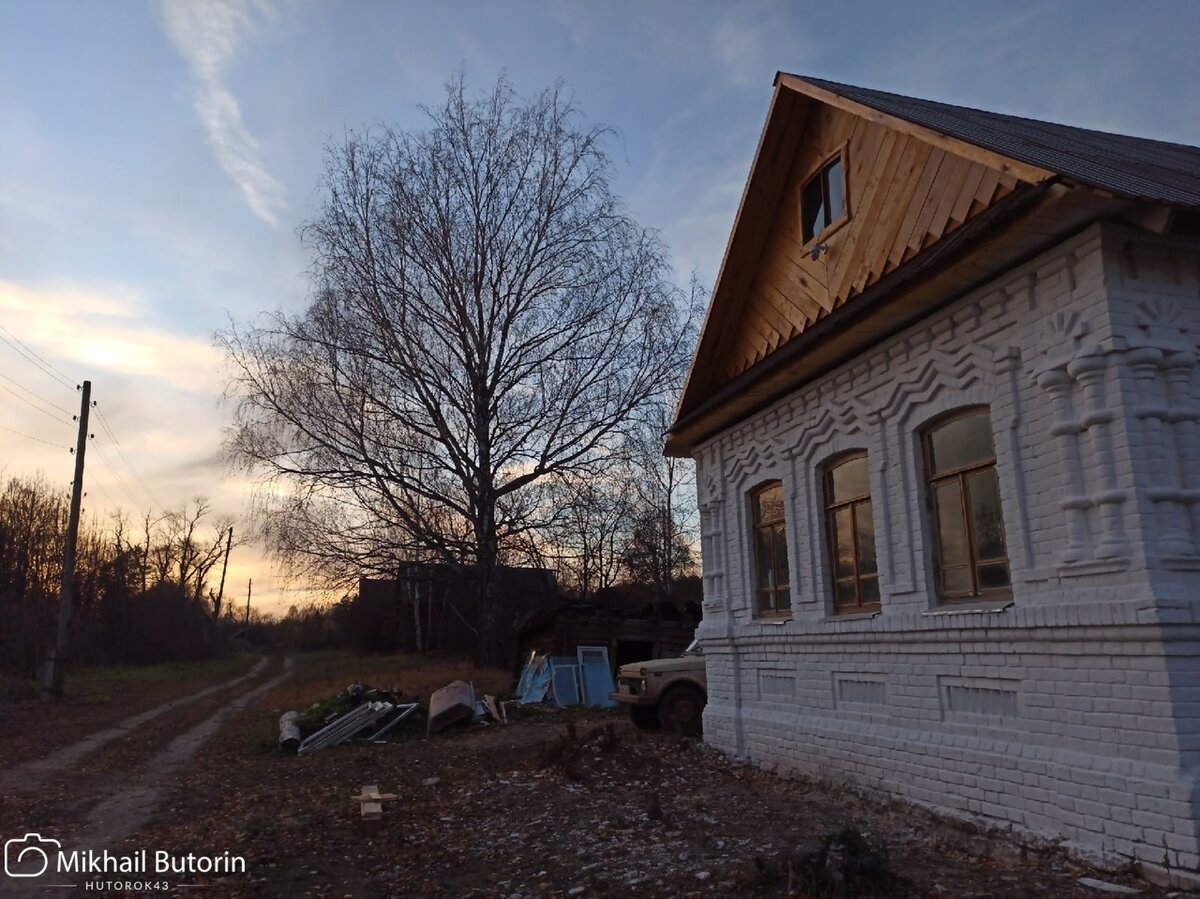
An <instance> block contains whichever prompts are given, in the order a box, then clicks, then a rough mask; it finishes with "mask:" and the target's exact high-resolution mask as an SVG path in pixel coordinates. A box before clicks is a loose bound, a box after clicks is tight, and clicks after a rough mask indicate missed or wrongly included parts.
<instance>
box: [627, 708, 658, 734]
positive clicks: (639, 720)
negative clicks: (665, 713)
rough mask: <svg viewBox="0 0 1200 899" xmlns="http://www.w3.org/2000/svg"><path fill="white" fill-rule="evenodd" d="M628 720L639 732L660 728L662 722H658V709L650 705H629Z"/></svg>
mask: <svg viewBox="0 0 1200 899" xmlns="http://www.w3.org/2000/svg"><path fill="white" fill-rule="evenodd" d="M629 720H630V721H632V722H633V726H634V727H636V728H638V729H639V730H650V729H651V728H655V727H661V726H662V722H661V721H659V720H658V709H656V708H655V707H654V706H652V705H631V706H630V707H629Z"/></svg>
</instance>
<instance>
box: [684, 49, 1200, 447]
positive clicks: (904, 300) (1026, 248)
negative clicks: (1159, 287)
mask: <svg viewBox="0 0 1200 899" xmlns="http://www.w3.org/2000/svg"><path fill="white" fill-rule="evenodd" d="M835 156H836V157H837V158H839V159H842V160H843V161H844V169H845V181H844V186H845V191H846V208H847V211H848V215H847V216H846V217H845V218H844V220H842V221H834V222H832V223H830V224H829V226H828V227H827V228H826V229H825V230H824V232H822V233H818V234H817V235H815V236H814V237H813V238H812V239H811V240H807V241H806V240H805V239H804V238H803V236H802V226H801V221H802V219H801V195H802V193H803V192H804V187H805V185H806V184H809V183H810V179H811V178H812V175H813V174H814V173H815V172H820V171H822V170H823V169H825V167H826V166H827V165H828V163H829V161H830V159H831V158H833V157H835ZM1052 169H1053V170H1052ZM1193 169H1194V171H1193ZM1177 173H1182V174H1179V175H1178V177H1177ZM1181 179H1182V180H1181ZM1189 179H1190V180H1189ZM829 183H831V184H832V180H830V181H829ZM1171 204H1183V205H1184V206H1186V207H1187V208H1188V209H1200V149H1193V148H1186V147H1183V148H1181V147H1179V146H1176V145H1168V144H1162V143H1160V142H1154V141H1145V140H1142V139H1137V138H1127V137H1122V136H1119V135H1105V134H1102V133H1099V132H1091V131H1086V130H1083V129H1078V128H1071V127H1069V126H1062V125H1054V124H1052V123H1039V122H1035V121H1033V120H1029V119H1022V118H1018V117H1013V116H1005V115H1001V114H996V113H988V112H984V111H980V110H972V109H968V108H965V107H955V106H950V105H947V104H939V103H935V102H932V101H924V100H916V99H913V98H906V97H902V96H900V95H896V94H888V93H885V92H880V91H871V90H867V89H864V88H854V87H851V86H848V85H840V84H835V83H833V82H826V81H821V80H818V79H812V78H802V77H800V76H796V75H789V74H786V73H783V72H781V73H779V74H778V75H777V76H776V81H775V92H774V95H773V97H772V99H771V108H770V110H769V112H768V113H767V120H766V123H765V124H764V126H763V131H762V134H761V135H760V137H759V143H758V149H757V150H756V152H755V157H754V164H753V166H752V167H751V170H750V177H749V179H748V180H747V182H746V188H745V191H744V192H743V194H742V201H741V205H740V206H739V208H738V212H737V218H736V219H735V221H734V226H733V229H732V230H731V232H730V235H729V243H728V245H727V246H726V249H725V256H724V259H723V260H722V262H721V269H720V272H719V273H718V275H717V281H716V284H715V285H714V287H713V295H712V301H711V303H710V304H709V309H708V315H707V317H706V319H705V322H704V329H703V332H702V333H701V336H700V342H699V344H698V346H697V348H696V353H695V355H694V356H693V358H692V364H691V368H690V369H689V371H688V376H687V382H686V385H685V388H684V391H683V396H682V398H681V399H680V402H679V407H678V409H677V410H676V419H675V423H674V425H673V426H672V428H671V431H670V432H669V434H668V437H667V444H666V448H665V450H666V452H667V454H668V455H672V456H687V455H691V454H692V452H693V450H694V448H695V447H696V445H697V444H698V443H699V442H701V441H703V440H706V439H708V438H709V437H711V436H713V435H714V434H716V433H718V432H719V431H720V430H721V429H723V428H726V427H729V426H730V425H731V424H733V423H735V422H737V421H739V420H741V419H743V418H744V417H745V416H746V415H748V414H751V413H752V412H754V411H755V410H756V409H760V408H762V407H763V406H765V405H766V404H768V403H770V402H772V401H774V400H776V399H778V398H779V397H780V396H783V395H784V394H785V393H786V392H787V391H789V390H794V389H796V388H797V387H799V386H800V385H802V384H804V383H806V382H807V381H809V380H811V379H812V378H815V377H818V376H820V375H821V374H822V373H823V372H826V371H828V370H830V369H831V368H833V367H834V366H836V365H838V364H841V363H843V362H844V361H845V360H847V359H849V358H852V357H853V355H854V354H855V353H859V352H862V351H863V350H864V349H866V348H867V347H869V346H871V345H873V344H874V343H877V342H878V341H880V340H882V339H884V338H886V337H887V336H888V335H889V334H894V333H896V331H897V330H899V329H900V328H902V327H905V326H907V325H908V324H910V323H911V322H914V321H916V320H919V319H920V318H921V317H922V316H924V315H927V314H928V313H930V312H932V311H933V310H935V309H937V308H939V306H940V305H943V304H945V303H946V302H949V301H951V300H952V299H953V298H954V297H956V296H961V295H962V294H964V293H965V292H967V291H969V290H972V289H974V288H976V287H978V286H979V285H980V284H984V283H986V282H987V281H988V280H990V279H992V278H994V277H995V276H996V275H997V274H998V273H1000V272H1003V271H1005V270H1007V269H1008V268H1009V267H1011V266H1012V265H1014V264H1016V263H1018V262H1019V261H1021V260H1022V259H1028V258H1030V257H1031V256H1032V255H1034V254H1036V253H1038V252H1041V251H1042V250H1044V249H1046V248H1047V247H1050V246H1053V245H1054V244H1055V243H1056V242H1058V241H1060V240H1061V239H1062V238H1064V237H1065V236H1067V235H1069V234H1072V233H1075V232H1077V231H1078V230H1080V229H1081V228H1083V227H1085V226H1086V225H1088V224H1089V223H1091V222H1095V221H1100V220H1105V219H1114V218H1121V219H1124V220H1126V221H1129V222H1132V223H1133V224H1135V225H1136V226H1138V227H1154V228H1161V227H1163V226H1164V225H1163V223H1164V222H1169V221H1170V220H1171V217H1172V215H1173V209H1172V207H1171ZM1164 212H1165V213H1167V216H1166V217H1165V218H1164ZM1190 214H1191V213H1189V215H1190ZM1189 221H1190V219H1189ZM1155 223H1156V224H1155ZM816 250H819V252H814V251H816Z"/></svg>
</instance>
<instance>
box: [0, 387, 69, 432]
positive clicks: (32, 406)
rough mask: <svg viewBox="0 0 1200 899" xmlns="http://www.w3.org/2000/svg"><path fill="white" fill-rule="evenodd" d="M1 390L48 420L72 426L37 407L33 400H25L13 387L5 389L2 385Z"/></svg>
mask: <svg viewBox="0 0 1200 899" xmlns="http://www.w3.org/2000/svg"><path fill="white" fill-rule="evenodd" d="M0 390H3V391H4V392H5V393H11V394H12V395H13V396H15V397H16V398H17V399H19V400H20V401H21V402H22V403H24V404H25V405H26V406H28V407H29V408H30V409H35V410H37V411H38V412H41V413H42V414H43V415H45V416H46V417H47V418H51V419H53V420H54V421H57V422H59V423H60V424H64V425H70V424H71V423H70V422H69V421H67V420H66V419H65V418H59V417H58V416H57V415H55V414H54V413H53V412H50V411H49V410H47V409H43V408H42V407H41V406H38V405H36V404H35V403H34V402H33V401H32V400H27V399H25V397H23V396H21V394H19V393H17V392H16V391H15V390H13V389H12V388H11V387H5V386H4V385H3V384H0Z"/></svg>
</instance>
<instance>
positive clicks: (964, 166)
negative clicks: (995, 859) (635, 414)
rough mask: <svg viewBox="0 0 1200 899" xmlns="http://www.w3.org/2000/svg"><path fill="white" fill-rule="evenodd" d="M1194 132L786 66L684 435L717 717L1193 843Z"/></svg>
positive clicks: (1198, 226) (1164, 856) (866, 768)
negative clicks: (985, 106)
mask: <svg viewBox="0 0 1200 899" xmlns="http://www.w3.org/2000/svg"><path fill="white" fill-rule="evenodd" d="M1198 337H1200V149H1197V148H1194V147H1186V146H1179V145H1173V144H1166V143H1161V142H1157V141H1152V140H1144V139H1140V138H1133V137H1123V136H1119V135H1112V134H1102V133H1098V132H1094V131H1086V130H1082V129H1078V128H1072V127H1067V126H1064V125H1056V124H1049V123H1043V122H1035V121H1030V120H1027V119H1021V118H1016V117H1014V116H1007V115H998V114H994V113H989V112H981V111H978V110H972V109H964V108H959V107H954V106H947V105H944V104H940V103H933V102H928V101H925V100H917V99H912V98H908V97H901V96H896V95H893V94H887V93H882V92H879V91H873V90H864V89H861V88H856V87H848V86H845V85H841V84H834V83H830V82H826V81H819V80H816V79H812V78H803V77H798V76H793V75H786V74H780V75H779V76H778V77H777V79H776V84H775V93H774V98H773V100H772V104H771V109H770V112H769V114H768V118H767V122H766V125H765V127H764V129H763V133H762V137H761V139H760V143H759V147H758V152H757V156H756V158H755V161H754V165H753V169H752V171H751V173H750V177H749V180H748V182H747V185H746V189H745V193H744V195H743V199H742V204H741V208H740V210H739V212H738V216H737V220H736V223H735V225H734V228H733V233H732V235H731V236H730V239H729V244H728V248H727V250H726V255H725V259H724V263H723V265H722V268H721V272H720V276H719V278H718V281H717V284H716V287H715V289H714V293H713V298H712V305H711V307H710V309H709V312H708V318H707V322H706V325H705V328H704V331H703V334H702V337H701V339H700V342H699V346H698V348H697V350H696V355H695V358H694V361H693V364H692V369H691V372H690V374H689V378H688V383H687V388H686V391H685V393H684V396H683V399H682V401H681V404H680V407H679V411H678V417H677V420H676V422H675V425H674V428H673V430H672V432H671V434H670V437H669V441H668V445H667V450H668V452H669V453H671V454H674V455H680V456H691V457H693V458H695V459H696V461H697V465H698V483H699V499H700V504H701V506H700V508H701V516H702V543H703V559H704V618H703V621H702V623H701V625H700V630H699V636H700V637H701V639H702V641H703V644H704V650H705V656H706V659H707V663H708V686H709V702H708V707H707V710H706V713H705V721H704V726H705V735H706V739H707V740H708V741H709V742H711V743H712V744H714V745H715V746H717V747H719V748H720V749H722V750H724V751H726V752H728V753H730V754H732V755H735V756H738V757H742V758H746V759H749V760H751V761H753V762H755V763H758V764H760V765H764V766H767V767H771V768H776V769H780V770H795V771H802V772H808V773H816V774H818V775H820V776H823V777H827V778H834V779H838V780H841V779H845V780H849V781H852V782H854V783H857V784H859V785H861V786H863V787H867V788H877V789H880V790H882V791H886V792H888V793H891V794H895V795H899V796H902V797H905V798H907V799H909V800H912V801H915V802H918V803H922V804H924V805H927V806H932V807H934V808H936V809H938V810H941V811H942V812H945V813H949V814H952V815H956V816H962V817H966V818H972V819H983V820H984V821H985V822H987V823H991V824H997V825H1001V826H1005V827H1009V826H1011V827H1012V828H1014V829H1015V830H1017V831H1020V832H1025V833H1031V834H1035V835H1040V836H1043V837H1050V838H1061V839H1063V840H1065V842H1066V843H1067V845H1068V846H1070V847H1072V848H1073V849H1075V850H1076V851H1078V852H1081V853H1084V854H1086V855H1091V856H1104V857H1107V858H1108V859H1110V860H1115V861H1120V860H1130V859H1136V860H1138V861H1140V862H1141V863H1142V865H1143V866H1144V867H1145V868H1146V869H1148V870H1152V871H1153V870H1156V871H1159V872H1165V871H1168V870H1169V871H1170V872H1171V873H1172V874H1174V875H1176V876H1180V877H1182V878H1184V879H1187V878H1188V877H1191V878H1193V879H1195V878H1196V872H1197V870H1198V869H1200V811H1198V807H1200V805H1198V804H1200V793H1198V790H1200V787H1198V786H1197V784H1198V781H1197V777H1198V772H1200V389H1198V387H1200V384H1198V381H1197V371H1196V360H1197V339H1198Z"/></svg>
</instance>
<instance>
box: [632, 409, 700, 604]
mask: <svg viewBox="0 0 1200 899" xmlns="http://www.w3.org/2000/svg"><path fill="white" fill-rule="evenodd" d="M671 419H672V407H670V406H668V405H667V404H666V403H659V404H657V405H655V406H653V407H651V408H650V409H648V410H647V412H646V414H645V416H644V417H643V418H642V420H641V423H640V424H641V426H640V428H638V429H637V430H636V431H635V432H634V434H633V437H632V438H631V441H630V444H631V448H632V457H633V466H632V471H633V472H634V476H633V477H632V478H631V484H632V488H633V490H634V493H635V495H636V496H635V499H634V501H633V506H634V510H635V511H634V512H633V514H632V517H633V519H634V524H633V529H632V530H633V533H632V534H631V536H630V539H629V542H628V544H627V547H626V556H625V563H626V567H627V568H628V569H629V574H630V576H631V577H632V578H633V579H634V580H635V581H638V582H641V583H645V584H647V585H649V586H653V587H654V588H655V590H657V591H658V593H659V594H660V595H661V596H662V597H663V598H664V599H671V598H672V595H673V593H674V587H675V582H676V581H677V580H679V578H680V577H682V576H684V575H687V574H689V573H691V571H692V568H693V567H694V565H695V553H694V551H693V549H692V546H693V544H694V542H695V540H696V538H697V537H698V536H699V535H698V533H697V530H698V528H697V525H698V521H697V518H696V514H697V508H696V469H695V463H693V462H692V461H691V460H690V459H675V458H670V457H667V456H664V455H663V452H662V447H663V443H664V442H665V440H666V435H667V430H668V429H669V428H670V425H671Z"/></svg>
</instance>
